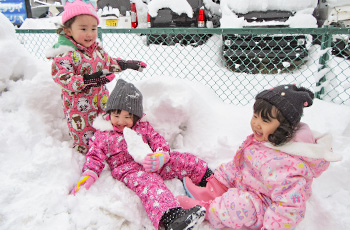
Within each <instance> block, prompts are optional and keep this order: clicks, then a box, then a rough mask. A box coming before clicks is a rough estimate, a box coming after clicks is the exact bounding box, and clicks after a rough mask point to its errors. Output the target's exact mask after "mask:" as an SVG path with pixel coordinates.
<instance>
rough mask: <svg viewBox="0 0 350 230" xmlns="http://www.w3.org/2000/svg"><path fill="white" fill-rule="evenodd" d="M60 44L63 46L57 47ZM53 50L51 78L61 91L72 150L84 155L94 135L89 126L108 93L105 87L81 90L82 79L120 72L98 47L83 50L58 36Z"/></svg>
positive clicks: (101, 108)
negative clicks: (93, 74) (95, 74)
mask: <svg viewBox="0 0 350 230" xmlns="http://www.w3.org/2000/svg"><path fill="white" fill-rule="evenodd" d="M60 41H64V42H65V43H62V44H60ZM67 43H68V44H69V45H70V46H67ZM55 46H56V47H55ZM55 46H54V47H55V48H53V49H52V50H50V51H51V54H49V55H48V58H52V59H53V62H52V70H51V71H52V78H53V80H54V81H55V83H56V84H58V85H59V86H60V88H61V89H62V94H61V99H62V104H63V110H64V114H65V116H66V119H67V124H68V128H69V132H70V136H71V137H72V138H73V140H74V144H73V147H74V148H76V149H77V150H78V151H79V152H81V153H84V154H85V153H86V152H87V151H88V144H89V139H90V137H91V136H92V135H93V133H94V132H95V129H94V128H93V127H92V122H93V120H94V119H95V118H96V116H97V115H99V114H100V113H102V112H104V109H105V106H106V103H107V99H108V96H109V92H108V90H107V88H106V86H105V85H102V86H100V87H93V88H90V89H88V90H84V87H85V85H84V81H83V75H84V74H92V73H94V72H97V71H99V70H103V69H106V70H108V71H110V72H120V71H121V68H120V67H119V65H118V63H117V62H116V60H115V59H113V58H111V57H110V56H109V55H108V54H107V53H106V52H105V51H104V50H103V48H102V47H100V46H99V45H98V43H94V44H93V45H91V46H90V47H89V48H85V47H83V46H82V45H80V44H77V43H76V42H75V41H74V40H73V39H71V38H70V37H68V36H63V35H60V37H59V42H58V43H57V44H56V45H55ZM74 47H75V48H74Z"/></svg>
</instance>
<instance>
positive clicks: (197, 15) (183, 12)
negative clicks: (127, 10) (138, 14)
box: [147, 0, 218, 46]
mask: <svg viewBox="0 0 350 230" xmlns="http://www.w3.org/2000/svg"><path fill="white" fill-rule="evenodd" d="M164 2H166V1H164ZM173 3H174V4H167V5H164V6H162V5H161V2H160V1H158V0H152V1H150V2H149V3H148V15H147V25H148V27H149V28H208V27H213V23H212V19H213V18H214V16H212V15H211V14H210V11H209V10H207V9H206V8H205V5H204V3H203V0H181V1H180V0H177V1H174V2H173ZM179 4H181V9H180V8H179V7H178V6H179ZM217 21H218V20H217ZM210 36H211V35H210V34H176V35H175V34H149V35H147V45H149V44H163V45H174V44H176V43H180V44H183V45H187V44H190V45H192V46H198V45H202V44H203V43H204V42H206V41H207V40H208V39H209V37H210Z"/></svg>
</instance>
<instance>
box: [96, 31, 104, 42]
mask: <svg viewBox="0 0 350 230" xmlns="http://www.w3.org/2000/svg"><path fill="white" fill-rule="evenodd" d="M97 37H98V38H99V39H100V41H101V44H103V40H102V29H101V27H98V30H97Z"/></svg>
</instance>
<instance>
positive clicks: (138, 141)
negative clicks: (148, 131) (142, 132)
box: [123, 127, 153, 164]
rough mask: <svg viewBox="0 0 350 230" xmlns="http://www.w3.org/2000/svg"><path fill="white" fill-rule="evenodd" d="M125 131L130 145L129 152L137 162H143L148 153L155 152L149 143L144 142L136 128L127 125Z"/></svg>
mask: <svg viewBox="0 0 350 230" xmlns="http://www.w3.org/2000/svg"><path fill="white" fill-rule="evenodd" d="M123 133H124V139H125V141H126V144H127V145H128V152H129V154H130V155H131V156H132V157H133V158H134V160H135V161H136V162H137V163H140V164H142V161H143V160H144V159H145V157H146V156H147V154H149V153H153V151H152V149H151V148H150V147H149V145H148V144H146V143H145V142H143V140H142V137H141V136H139V135H137V133H136V132H135V131H134V130H132V129H130V128H127V127H125V128H124V130H123Z"/></svg>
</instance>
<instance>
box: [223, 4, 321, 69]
mask: <svg viewBox="0 0 350 230" xmlns="http://www.w3.org/2000/svg"><path fill="white" fill-rule="evenodd" d="M316 1H317V0H307V1H305V3H306V4H305V5H304V6H303V5H300V1H299V2H298V3H295V5H293V1H288V2H286V3H285V4H282V5H281V4H280V5H276V4H275V2H276V1H264V2H263V3H261V5H259V4H260V3H259V4H254V6H252V5H251V4H250V5H249V1H247V7H242V6H236V5H237V4H238V3H233V2H231V3H232V4H231V5H226V6H222V8H223V7H226V8H228V9H231V12H230V13H226V14H223V16H222V19H221V27H223V28H266V29H268V28H293V27H306V28H309V27H317V21H316V19H315V17H314V16H313V15H312V12H313V10H314V8H315V7H316V4H317V2H316ZM221 4H223V2H222V3H221ZM225 4H227V2H226V1H225ZM234 4H236V5H234ZM248 6H250V8H249V7H248ZM300 18H302V19H303V20H302V21H303V24H302V25H298V24H297V22H298V21H301V20H300ZM222 39H223V46H222V53H223V60H224V62H225V65H226V66H227V67H228V68H229V69H231V70H233V71H238V72H245V73H278V72H280V71H291V70H293V69H296V68H298V67H299V66H300V65H302V64H303V63H304V62H305V57H307V56H308V47H309V46H310V45H311V42H312V38H311V36H306V35H302V34H301V35H288V34H276V35H270V34H267V35H261V34H259V35H256V34H228V35H223V37H222Z"/></svg>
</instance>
